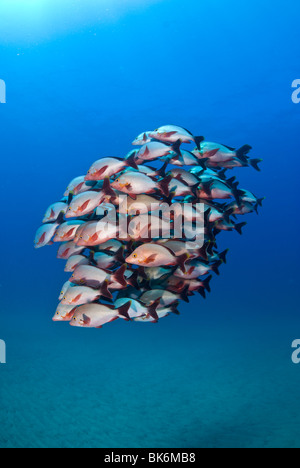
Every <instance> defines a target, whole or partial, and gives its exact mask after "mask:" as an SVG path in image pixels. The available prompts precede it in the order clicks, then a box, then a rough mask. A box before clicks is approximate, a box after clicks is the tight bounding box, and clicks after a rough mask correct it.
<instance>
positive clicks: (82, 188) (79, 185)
mask: <svg viewBox="0 0 300 468" xmlns="http://www.w3.org/2000/svg"><path fill="white" fill-rule="evenodd" d="M95 185H96V182H88V183H86V180H85V176H80V177H76V178H75V179H73V180H72V181H71V182H70V183H69V185H68V187H67V190H66V191H65V194H64V195H65V197H68V196H69V195H70V194H73V195H79V194H80V193H84V192H87V191H89V190H91V189H92V188H93V187H94V186H95Z"/></svg>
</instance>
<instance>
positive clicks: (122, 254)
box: [115, 245, 125, 263]
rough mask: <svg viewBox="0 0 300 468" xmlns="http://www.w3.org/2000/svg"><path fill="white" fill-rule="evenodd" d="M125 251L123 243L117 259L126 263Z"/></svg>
mask: <svg viewBox="0 0 300 468" xmlns="http://www.w3.org/2000/svg"><path fill="white" fill-rule="evenodd" d="M124 251H125V247H124V245H123V246H122V247H121V248H120V250H118V252H117V253H116V255H115V259H116V261H117V262H119V263H124V262H125V257H124Z"/></svg>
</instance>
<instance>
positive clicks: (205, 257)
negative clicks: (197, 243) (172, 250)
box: [197, 245, 208, 261]
mask: <svg viewBox="0 0 300 468" xmlns="http://www.w3.org/2000/svg"><path fill="white" fill-rule="evenodd" d="M197 254H198V255H199V257H201V258H202V259H203V260H205V261H207V260H208V247H207V245H204V246H203V247H201V249H199V250H198V252H197Z"/></svg>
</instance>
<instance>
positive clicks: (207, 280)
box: [203, 275, 212, 293]
mask: <svg viewBox="0 0 300 468" xmlns="http://www.w3.org/2000/svg"><path fill="white" fill-rule="evenodd" d="M211 280H212V275H209V276H208V278H206V279H205V280H204V281H203V286H204V289H205V290H206V291H207V292H209V293H210V292H211V287H210V282H211Z"/></svg>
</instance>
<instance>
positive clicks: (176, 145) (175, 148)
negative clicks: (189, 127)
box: [171, 140, 182, 156]
mask: <svg viewBox="0 0 300 468" xmlns="http://www.w3.org/2000/svg"><path fill="white" fill-rule="evenodd" d="M181 144H182V141H181V140H177V141H176V143H174V145H172V147H171V148H172V150H173V151H174V153H176V154H178V155H179V156H181V151H180V147H181Z"/></svg>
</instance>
